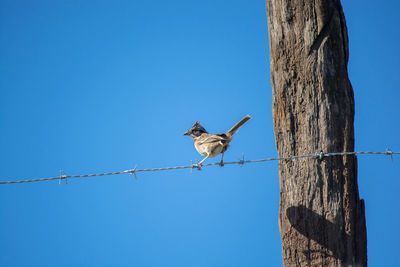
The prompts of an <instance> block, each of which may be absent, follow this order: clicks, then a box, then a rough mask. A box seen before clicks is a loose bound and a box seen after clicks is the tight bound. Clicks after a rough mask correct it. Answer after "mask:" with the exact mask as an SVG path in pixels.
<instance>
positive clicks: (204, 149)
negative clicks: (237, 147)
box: [184, 115, 251, 167]
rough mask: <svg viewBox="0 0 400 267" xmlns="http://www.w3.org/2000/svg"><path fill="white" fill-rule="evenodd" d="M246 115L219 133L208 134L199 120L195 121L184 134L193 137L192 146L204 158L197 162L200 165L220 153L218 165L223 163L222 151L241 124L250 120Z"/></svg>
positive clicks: (226, 147) (225, 148)
mask: <svg viewBox="0 0 400 267" xmlns="http://www.w3.org/2000/svg"><path fill="white" fill-rule="evenodd" d="M250 119H251V117H250V116H249V115H247V116H246V117H244V118H243V119H241V120H240V121H239V122H238V123H236V124H235V125H234V126H233V127H232V128H231V129H230V130H229V131H227V132H226V133H220V134H209V133H207V131H206V129H204V127H203V126H201V124H200V122H198V121H196V122H195V123H194V124H193V126H192V127H191V128H190V129H189V130H188V131H187V132H186V133H184V135H189V136H190V137H192V138H193V139H194V146H195V147H196V150H197V152H199V153H200V154H201V155H202V156H204V157H205V158H204V159H203V160H202V161H200V163H199V164H198V165H199V167H201V165H202V163H203V162H204V161H205V160H206V159H208V158H213V157H215V156H218V155H219V154H221V153H222V158H221V162H220V165H221V166H223V165H224V162H223V161H224V152H225V151H226V150H227V149H228V146H229V143H230V142H231V141H232V136H233V135H234V134H235V133H236V132H237V130H239V128H240V127H242V125H243V124H244V123H245V122H247V121H248V120H250Z"/></svg>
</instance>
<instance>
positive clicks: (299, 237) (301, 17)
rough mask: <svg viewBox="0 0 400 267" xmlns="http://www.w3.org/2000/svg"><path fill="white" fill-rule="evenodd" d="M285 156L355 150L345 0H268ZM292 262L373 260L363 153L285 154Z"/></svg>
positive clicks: (282, 217)
mask: <svg viewBox="0 0 400 267" xmlns="http://www.w3.org/2000/svg"><path fill="white" fill-rule="evenodd" d="M267 14H268V32H269V44H270V61H271V62H270V64H271V81H272V87H273V119H274V131H275V139H276V140H275V141H276V146H277V149H278V153H279V156H287V155H301V154H312V153H316V152H320V151H322V152H324V153H327V152H341V151H354V125H353V121H354V96H353V89H352V87H351V84H350V81H349V79H348V74H347V62H348V56H349V52H348V38H347V28H346V22H345V18H344V15H343V10H342V6H341V4H340V1H339V0H329V1H328V0H267ZM279 180H280V194H281V198H280V213H279V227H280V232H281V238H282V257H283V263H284V265H285V266H366V265H367V236H366V226H365V214H364V202H363V200H360V198H359V194H358V185H357V159H356V157H355V156H335V157H326V158H322V159H315V158H308V159H296V160H287V161H281V162H280V164H279Z"/></svg>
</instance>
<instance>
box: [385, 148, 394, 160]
mask: <svg viewBox="0 0 400 267" xmlns="http://www.w3.org/2000/svg"><path fill="white" fill-rule="evenodd" d="M385 155H390V160H391V161H393V151H392V150H390V149H389V148H387V149H386V151H385Z"/></svg>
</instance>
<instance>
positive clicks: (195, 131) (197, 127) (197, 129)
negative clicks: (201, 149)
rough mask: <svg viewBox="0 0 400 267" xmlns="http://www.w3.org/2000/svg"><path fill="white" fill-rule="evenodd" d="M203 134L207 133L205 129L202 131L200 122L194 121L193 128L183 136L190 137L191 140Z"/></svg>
mask: <svg viewBox="0 0 400 267" xmlns="http://www.w3.org/2000/svg"><path fill="white" fill-rule="evenodd" d="M203 133H207V131H206V129H204V127H203V126H201V124H200V122H198V121H196V122H195V123H194V124H193V126H192V127H191V128H190V129H189V130H187V132H186V133H184V134H183V135H188V136H190V137H192V138H193V139H196V138H197V137H199V136H200V135H202V134H203Z"/></svg>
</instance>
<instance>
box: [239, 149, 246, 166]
mask: <svg viewBox="0 0 400 267" xmlns="http://www.w3.org/2000/svg"><path fill="white" fill-rule="evenodd" d="M244 163H245V161H244V152H243V153H242V158H241V159H240V160H239V163H238V164H239V165H240V167H243V165H244Z"/></svg>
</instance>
